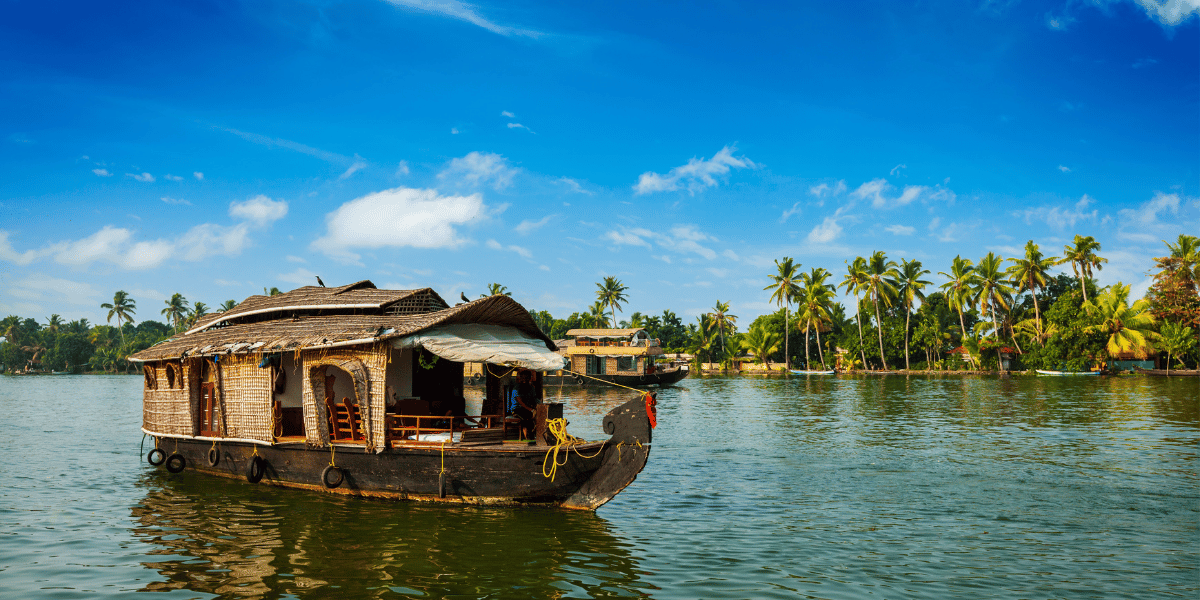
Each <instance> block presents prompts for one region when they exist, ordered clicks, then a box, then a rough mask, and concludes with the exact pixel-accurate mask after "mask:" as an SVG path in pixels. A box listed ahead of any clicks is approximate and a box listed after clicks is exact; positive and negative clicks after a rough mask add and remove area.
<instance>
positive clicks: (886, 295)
mask: <svg viewBox="0 0 1200 600" xmlns="http://www.w3.org/2000/svg"><path fill="white" fill-rule="evenodd" d="M866 276H867V279H866V283H865V286H866V288H865V289H866V291H867V295H868V296H869V297H870V298H871V303H872V304H874V305H875V323H876V324H878V325H879V327H877V328H876V331H877V332H878V333H879V360H880V362H882V363H883V370H885V371H886V370H887V368H888V366H887V357H886V356H884V354H883V317H882V316H881V315H880V313H879V303H880V301H882V302H883V303H884V304H886V305H888V306H891V305H892V298H895V297H896V280H897V279H899V278H900V271H898V270H896V261H894V260H888V257H887V255H886V254H884V253H883V251H882V250H876V251H875V252H874V253H873V254H871V258H870V259H869V260H867V270H866Z"/></svg>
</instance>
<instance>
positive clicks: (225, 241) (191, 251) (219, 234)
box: [146, 223, 250, 262]
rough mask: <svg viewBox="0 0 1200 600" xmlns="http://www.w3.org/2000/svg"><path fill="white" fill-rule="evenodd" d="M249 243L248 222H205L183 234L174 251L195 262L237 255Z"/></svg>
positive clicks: (148, 248)
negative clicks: (218, 223) (226, 223)
mask: <svg viewBox="0 0 1200 600" xmlns="http://www.w3.org/2000/svg"><path fill="white" fill-rule="evenodd" d="M249 245H250V226H249V225H248V224H246V223H239V224H237V225H234V226H233V227H222V226H221V225H216V224H213V223H204V224H202V225H197V226H195V227H193V228H191V229H189V230H188V232H187V233H185V234H183V236H181V237H180V238H179V240H178V241H177V242H176V243H175V251H174V253H175V254H176V255H177V256H178V257H179V258H181V259H183V260H187V261H192V262H195V261H200V260H204V259H205V258H208V257H210V256H235V255H237V254H240V253H241V251H242V250H244V249H245V248H246V247H247V246H249ZM146 250H148V251H149V250H152V248H150V247H147V248H146Z"/></svg>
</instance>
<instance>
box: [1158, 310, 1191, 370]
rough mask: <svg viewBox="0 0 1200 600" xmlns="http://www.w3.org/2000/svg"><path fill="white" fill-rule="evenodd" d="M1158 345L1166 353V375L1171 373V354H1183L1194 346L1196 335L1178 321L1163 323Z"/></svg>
mask: <svg viewBox="0 0 1200 600" xmlns="http://www.w3.org/2000/svg"><path fill="white" fill-rule="evenodd" d="M1159 336H1160V338H1159V342H1158V346H1159V348H1160V349H1161V350H1164V351H1165V352H1166V353H1167V375H1170V374H1171V355H1172V354H1174V355H1175V356H1177V357H1178V356H1183V355H1184V354H1187V353H1188V352H1191V351H1192V348H1194V347H1196V335H1195V334H1194V333H1193V332H1192V328H1191V327H1184V326H1183V325H1182V324H1180V323H1173V322H1172V323H1163V324H1162V330H1161V331H1159Z"/></svg>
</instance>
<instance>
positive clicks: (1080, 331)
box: [1021, 289, 1107, 371]
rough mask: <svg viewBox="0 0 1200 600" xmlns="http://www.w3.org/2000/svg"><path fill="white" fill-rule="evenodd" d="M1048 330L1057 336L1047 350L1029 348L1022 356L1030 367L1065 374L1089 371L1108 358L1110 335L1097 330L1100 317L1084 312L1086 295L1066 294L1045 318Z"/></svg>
mask: <svg viewBox="0 0 1200 600" xmlns="http://www.w3.org/2000/svg"><path fill="white" fill-rule="evenodd" d="M1043 319H1045V322H1046V326H1047V329H1049V328H1050V327H1051V326H1053V328H1054V330H1055V333H1054V334H1053V335H1052V336H1050V338H1049V339H1047V340H1046V345H1045V347H1040V346H1037V345H1033V346H1031V347H1029V348H1025V355H1024V356H1022V357H1021V359H1022V362H1023V363H1024V364H1025V366H1026V367H1027V368H1031V369H1054V370H1064V371H1086V370H1088V369H1089V367H1090V366H1091V365H1092V364H1094V363H1096V362H1099V361H1102V360H1103V358H1104V356H1105V350H1104V346H1105V343H1106V338H1107V336H1106V335H1105V334H1104V333H1102V332H1099V331H1096V330H1094V328H1095V326H1097V325H1099V324H1100V318H1099V317H1098V316H1095V315H1090V314H1088V313H1087V311H1085V310H1083V292H1082V291H1081V290H1079V289H1073V290H1071V291H1068V292H1066V293H1064V294H1063V295H1062V296H1061V297H1059V298H1058V300H1057V301H1055V303H1054V304H1053V305H1052V306H1050V308H1049V310H1047V311H1046V313H1045V314H1044V315H1043Z"/></svg>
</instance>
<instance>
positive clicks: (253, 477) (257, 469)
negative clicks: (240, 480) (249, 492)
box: [246, 454, 267, 483]
mask: <svg viewBox="0 0 1200 600" xmlns="http://www.w3.org/2000/svg"><path fill="white" fill-rule="evenodd" d="M266 472H267V461H265V460H263V459H262V457H261V456H259V455H257V454H255V455H254V456H251V457H250V464H249V465H247V466H246V481H249V482H250V483H258V482H259V481H262V478H263V474H265V473H266Z"/></svg>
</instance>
